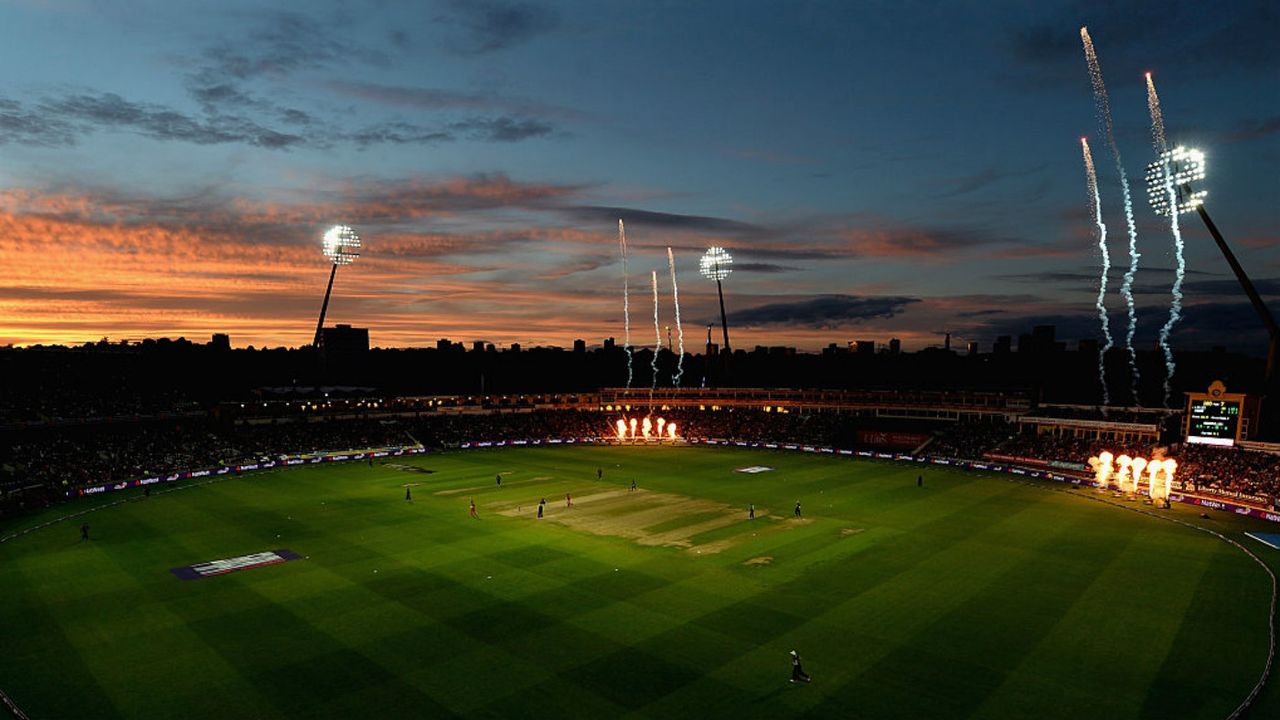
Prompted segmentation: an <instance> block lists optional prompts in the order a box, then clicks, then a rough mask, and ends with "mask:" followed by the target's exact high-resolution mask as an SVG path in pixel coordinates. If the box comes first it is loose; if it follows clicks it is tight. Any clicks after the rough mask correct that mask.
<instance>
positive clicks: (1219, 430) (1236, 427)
mask: <svg viewBox="0 0 1280 720" xmlns="http://www.w3.org/2000/svg"><path fill="white" fill-rule="evenodd" d="M1244 413H1245V396H1244V395H1240V394H1229V393H1227V392H1226V388H1225V387H1224V386H1223V385H1222V383H1220V382H1215V383H1213V384H1212V385H1210V386H1209V392H1207V393H1188V394H1187V421H1186V433H1185V435H1186V440H1187V442H1189V443H1200V444H1203V445H1221V446H1224V447H1231V446H1233V445H1235V444H1236V443H1237V442H1239V441H1240V439H1241V430H1242V429H1243V425H1244V424H1243V422H1242V419H1243V417H1244Z"/></svg>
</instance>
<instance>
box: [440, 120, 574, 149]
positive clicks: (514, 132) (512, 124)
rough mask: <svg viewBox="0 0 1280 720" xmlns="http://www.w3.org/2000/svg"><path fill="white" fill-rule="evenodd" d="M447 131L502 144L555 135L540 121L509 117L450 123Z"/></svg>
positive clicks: (551, 128) (553, 131)
mask: <svg viewBox="0 0 1280 720" xmlns="http://www.w3.org/2000/svg"><path fill="white" fill-rule="evenodd" d="M449 129H450V130H454V131H456V132H458V133H460V134H462V135H465V136H466V137H468V138H470V139H472V140H480V141H482V142H504V143H512V142H520V141H521V140H528V139H530V138H539V137H547V136H549V135H552V134H553V133H555V128H554V127H552V126H551V125H548V124H547V123H544V122H542V121H540V120H529V119H527V118H511V117H496V118H471V119H468V120H461V121H458V122H454V123H450V124H449Z"/></svg>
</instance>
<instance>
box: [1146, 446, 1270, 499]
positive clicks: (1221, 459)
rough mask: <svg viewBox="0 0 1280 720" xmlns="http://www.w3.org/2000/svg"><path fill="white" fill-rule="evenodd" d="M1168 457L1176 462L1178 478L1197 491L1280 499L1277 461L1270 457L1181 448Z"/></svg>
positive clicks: (1212, 448) (1218, 449)
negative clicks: (1191, 485)
mask: <svg viewBox="0 0 1280 720" xmlns="http://www.w3.org/2000/svg"><path fill="white" fill-rule="evenodd" d="M1169 455H1170V456H1171V457H1174V458H1176V459H1177V461H1178V473H1177V474H1178V478H1179V479H1180V480H1182V481H1183V483H1184V484H1185V483H1187V482H1192V483H1194V484H1195V487H1196V489H1197V490H1200V491H1204V492H1214V491H1219V492H1226V493H1243V494H1245V495H1255V496H1261V497H1266V498H1276V497H1278V496H1280V457H1277V456H1275V455H1272V454H1271V453H1262V452H1255V451H1252V450H1243V449H1236V448H1223V447H1217V446H1213V445H1190V444H1183V445H1180V446H1178V447H1177V448H1176V449H1173V450H1171V451H1170V453H1169Z"/></svg>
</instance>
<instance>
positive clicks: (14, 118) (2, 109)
mask: <svg viewBox="0 0 1280 720" xmlns="http://www.w3.org/2000/svg"><path fill="white" fill-rule="evenodd" d="M75 142H76V132H75V128H73V127H71V125H70V124H69V123H67V122H66V121H63V120H61V119H58V118H50V117H46V116H44V115H43V114H41V113H35V112H30V111H28V110H26V109H24V108H23V106H22V103H19V102H17V101H15V100H8V99H3V98H0V145H7V144H9V143H14V144H19V145H39V146H43V147H58V146H66V145H74V144H75Z"/></svg>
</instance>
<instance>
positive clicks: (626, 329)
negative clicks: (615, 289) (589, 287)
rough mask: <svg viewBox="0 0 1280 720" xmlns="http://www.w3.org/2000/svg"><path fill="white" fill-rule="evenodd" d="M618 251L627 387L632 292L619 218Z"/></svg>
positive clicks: (622, 230)
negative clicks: (619, 255)
mask: <svg viewBox="0 0 1280 720" xmlns="http://www.w3.org/2000/svg"><path fill="white" fill-rule="evenodd" d="M618 252H619V253H620V254H621V255H622V328H623V333H624V335H623V337H622V349H623V350H625V351H626V352H627V388H628V389H630V388H631V378H632V377H633V375H634V371H633V370H632V368H631V292H630V288H628V287H627V228H626V227H625V226H623V224H622V218H618Z"/></svg>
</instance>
